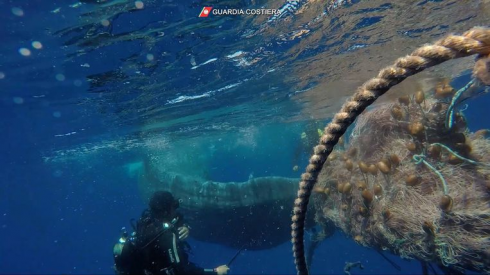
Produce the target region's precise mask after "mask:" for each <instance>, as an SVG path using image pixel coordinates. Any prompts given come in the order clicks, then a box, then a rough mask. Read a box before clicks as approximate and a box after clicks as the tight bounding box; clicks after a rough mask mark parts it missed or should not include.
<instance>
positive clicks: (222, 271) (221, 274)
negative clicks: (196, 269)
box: [214, 265, 230, 275]
mask: <svg viewBox="0 0 490 275" xmlns="http://www.w3.org/2000/svg"><path fill="white" fill-rule="evenodd" d="M214 270H215V271H216V273H218V275H226V274H228V270H230V268H229V267H228V266H227V265H220V266H218V267H217V268H215V269H214Z"/></svg>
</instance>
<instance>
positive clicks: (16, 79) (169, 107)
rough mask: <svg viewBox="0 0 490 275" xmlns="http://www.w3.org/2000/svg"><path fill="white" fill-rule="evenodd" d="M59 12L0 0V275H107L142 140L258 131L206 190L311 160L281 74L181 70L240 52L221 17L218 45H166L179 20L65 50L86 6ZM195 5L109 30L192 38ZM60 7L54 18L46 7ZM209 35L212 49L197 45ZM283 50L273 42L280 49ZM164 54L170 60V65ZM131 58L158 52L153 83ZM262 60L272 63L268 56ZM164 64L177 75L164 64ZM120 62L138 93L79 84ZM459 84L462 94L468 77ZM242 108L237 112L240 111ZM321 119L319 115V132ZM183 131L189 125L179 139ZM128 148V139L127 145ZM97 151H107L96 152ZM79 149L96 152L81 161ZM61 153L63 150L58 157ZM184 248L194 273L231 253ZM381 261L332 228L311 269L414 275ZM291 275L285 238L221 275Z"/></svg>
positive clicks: (195, 39)
mask: <svg viewBox="0 0 490 275" xmlns="http://www.w3.org/2000/svg"><path fill="white" fill-rule="evenodd" d="M245 2H247V3H248V1H245ZM425 2H427V1H425ZM429 2H432V1H429ZM69 4H75V2H73V3H71V2H70V3H69ZM69 4H68V3H67V2H65V1H43V0H36V1H32V0H29V1H27V0H25V1H6V0H0V22H1V25H2V27H1V28H0V38H1V40H0V41H1V44H2V46H1V48H0V72H1V73H2V75H3V76H2V77H1V79H0V129H2V134H1V135H0V183H1V184H0V273H10V274H17V273H38V274H52V273H57V274H61V273H63V274H89V273H90V274H112V273H113V258H112V246H113V244H114V243H115V241H116V240H117V239H118V238H119V229H120V228H121V227H122V226H126V227H127V226H128V225H129V223H128V221H129V219H130V218H135V217H138V216H139V215H140V214H141V212H142V210H143V209H144V208H145V202H144V201H143V199H142V198H141V197H140V196H139V194H138V192H139V191H138V188H137V182H136V179H135V178H134V177H131V176H129V175H128V172H127V170H126V169H125V168H124V167H125V165H126V164H128V163H131V162H135V161H138V160H139V159H140V153H141V152H140V150H139V149H140V148H141V146H143V145H142V144H143V143H144V137H145V135H149V136H151V137H155V136H157V137H158V135H160V134H161V135H165V137H170V140H172V139H186V138H195V136H199V135H200V134H202V135H206V134H209V135H211V136H212V135H224V136H226V133H227V132H226V131H230V132H234V131H237V129H240V127H242V126H251V125H252V126H257V129H259V130H260V131H259V132H260V134H258V135H257V136H256V137H255V142H256V143H257V144H258V145H257V147H256V149H255V150H254V151H247V150H246V149H243V148H241V149H240V147H238V149H237V151H233V154H225V152H229V151H226V150H225V149H223V148H224V147H220V145H219V143H217V147H218V151H217V153H216V155H215V157H213V158H212V160H211V161H210V162H209V163H208V165H209V167H216V169H214V170H211V171H210V172H209V176H210V177H211V178H212V179H213V180H216V181H244V180H247V179H248V177H249V176H250V174H253V176H255V177H260V176H271V175H280V176H284V177H299V174H300V172H301V171H302V170H303V169H304V167H305V166H306V163H307V157H308V155H309V154H310V152H309V151H302V152H301V153H300V155H299V157H298V156H296V157H297V159H296V160H297V161H293V159H295V155H294V149H295V148H297V147H298V146H300V143H301V139H300V134H301V129H302V126H304V124H302V123H303V122H304V118H303V119H302V120H300V121H299V122H296V121H295V122H290V121H287V118H292V117H294V115H295V114H297V113H299V112H300V111H299V109H298V108H297V104H296V103H292V102H291V101H289V100H288V98H289V96H288V95H291V93H293V92H294V91H295V89H293V88H290V87H285V86H281V84H282V85H284V83H282V82H280V81H279V79H282V77H283V75H281V74H280V73H278V74H274V73H271V74H264V73H265V72H267V71H268V70H270V69H273V68H274V66H273V65H270V64H269V65H258V66H255V67H254V66H252V67H245V68H243V69H241V68H240V69H238V68H236V67H235V66H234V65H233V64H232V63H226V62H224V61H221V59H220V60H219V61H216V63H215V64H211V65H210V67H209V68H210V69H206V70H199V71H198V70H192V69H191V67H192V66H191V64H190V62H189V60H190V57H191V55H195V56H197V57H198V58H197V59H198V61H199V62H197V64H201V63H203V62H205V61H206V60H208V59H207V58H204V57H205V56H209V57H210V58H211V57H214V56H223V55H226V54H229V53H230V52H234V51H236V50H239V49H240V47H241V46H243V45H240V47H239V46H236V45H234V43H237V41H239V40H240V39H239V37H238V36H236V35H241V33H238V34H237V33H234V32H232V33H230V34H226V30H234V28H237V22H236V20H234V19H229V20H225V21H223V22H222V27H221V34H219V35H220V36H219V37H218V38H215V37H214V36H216V35H218V34H217V33H216V31H215V30H214V29H213V28H210V29H207V30H204V31H202V32H199V34H200V36H190V37H189V36H182V37H179V36H178V35H175V36H172V35H173V34H172V32H178V31H179V28H182V27H183V26H185V24H183V25H180V26H179V27H175V28H171V29H170V30H165V32H166V33H165V35H166V36H168V37H172V38H169V40H165V41H166V43H164V44H157V45H156V46H155V48H152V49H153V50H152V51H151V52H140V51H142V48H143V47H142V46H141V45H142V43H143V42H142V41H141V40H137V41H127V42H124V43H123V42H121V43H114V44H113V45H110V46H107V47H103V50H100V49H99V50H97V48H91V47H88V46H87V47H83V46H75V45H67V46H64V44H69V43H68V42H67V41H69V37H61V36H60V35H56V34H55V33H56V31H59V30H61V29H64V28H66V27H69V26H74V25H76V24H78V23H79V22H80V21H79V20H80V18H79V15H80V14H81V13H82V11H84V12H86V11H88V10H90V7H88V5H83V6H82V7H80V8H70V7H68V5H69ZM201 6H202V5H201V3H199V2H197V1H194V2H192V1H187V2H186V3H185V4H176V5H174V6H170V7H168V8H167V9H170V10H172V11H174V12H173V13H172V12H169V13H166V15H165V16H163V18H162V16H161V13H159V12H161V9H157V10H149V9H148V10H145V11H144V12H141V13H126V14H123V15H121V17H120V18H118V19H117V22H118V23H117V28H115V30H114V34H118V33H124V32H129V31H135V30H137V29H140V28H143V27H145V26H146V28H147V29H148V28H149V27H148V25H147V24H148V23H149V22H152V21H154V20H166V21H168V22H181V21H182V20H185V19H189V18H194V21H192V22H190V23H192V24H197V25H196V26H194V25H193V27H192V28H195V29H196V32H198V28H197V26H199V21H197V19H196V18H195V17H196V14H198V12H199V11H200V9H201ZM15 7H19V8H21V10H22V12H23V15H22V16H18V15H16V14H15V13H16V12H17V11H16V10H12V8H15ZM59 7H61V10H60V11H59V12H53V11H55V10H56V9H57V8H59ZM167 11H168V10H167ZM17 13H18V12H17ZM379 20H381V18H377V17H371V18H366V19H365V20H364V21H362V22H361V25H359V26H358V27H359V28H361V27H367V26H371V25H372V24H376V23H377V22H378V21H379ZM190 23H189V24H190ZM208 23H209V21H208ZM201 24H204V23H202V22H201ZM150 26H151V25H150ZM99 31H101V30H99ZM241 31H243V32H244V30H241ZM168 32H170V33H168ZM82 33H83V32H82ZM151 35H152V36H158V34H155V33H153V34H151ZM207 36H209V37H207ZM208 39H210V40H211V41H212V46H209V47H207V46H205V44H203V43H204V41H207V40H208ZM33 41H40V42H41V43H42V49H40V50H38V49H35V48H34V47H33V46H32V42H33ZM291 43H297V42H291ZM330 43H332V42H330ZM292 45H293V44H288V45H286V46H287V47H291V46H292ZM286 46H285V45H282V46H280V45H278V46H277V50H278V51H279V50H281V49H282V48H281V47H284V48H286ZM20 48H27V49H29V50H30V52H31V54H30V56H23V55H22V54H20V53H19V49H20ZM79 49H86V50H87V54H85V55H81V56H80V57H73V58H68V57H67V56H70V55H71V54H73V53H75V52H76V51H77V50H79ZM183 49H187V50H183ZM162 52H168V53H169V56H168V57H166V56H164V55H162V54H161V53H162ZM131 53H138V54H139V55H138V56H137V58H136V61H135V62H144V61H145V58H147V57H148V55H147V54H149V53H152V54H154V55H155V56H156V55H157V53H158V54H160V56H163V57H162V64H159V65H158V66H157V68H156V69H155V70H156V72H157V73H154V74H153V75H152V74H150V73H149V72H148V71H145V70H143V71H140V69H139V67H137V66H136V67H131V66H130V65H128V64H124V66H123V65H122V61H121V58H129V57H130V56H131ZM260 56H266V54H265V53H257V54H256V55H254V56H253V57H260ZM265 58H270V60H272V61H274V60H275V59H276V58H277V57H265ZM277 59H278V58H277ZM164 62H168V64H170V65H172V66H173V67H171V68H169V67H166V66H165V63H164ZM85 64H89V65H90V67H86V66H84V65H85ZM168 64H167V65H168ZM82 65H83V66H82ZM119 66H122V68H123V69H122V70H123V71H124V73H125V75H126V76H131V77H134V76H138V75H139V74H140V73H143V74H144V73H147V74H149V77H148V78H147V79H144V80H140V79H137V78H131V81H134V82H133V83H131V84H128V85H134V86H132V89H134V91H133V90H131V91H129V90H124V89H125V88H124V81H126V80H125V79H121V80H118V81H115V80H114V79H111V81H109V82H108V83H107V84H106V85H102V86H101V87H100V88H97V87H96V88H94V87H93V86H92V87H91V86H90V83H89V82H88V79H90V78H91V77H92V76H94V75H97V74H100V73H103V72H107V71H111V70H116V69H118V68H120V67H119ZM146 69H148V70H151V68H146ZM138 71H140V72H139V73H138ZM166 72H168V73H166ZM218 74H219V79H220V80H219V81H218V80H217V79H218V76H216V75H218ZM207 79H212V80H213V82H208V81H207ZM465 80H467V79H465ZM150 82H154V83H162V82H168V85H167V86H165V87H158V88H155V90H146V92H142V91H137V88H138V87H139V86H140V85H142V84H143V83H145V84H148V83H150ZM238 82H242V83H244V84H241V85H243V86H240V89H242V90H237V89H236V88H230V89H225V90H222V92H219V93H218V92H216V93H210V94H209V96H206V97H202V98H201V99H199V100H200V101H197V102H196V101H195V100H189V101H184V102H182V103H180V104H176V105H173V104H167V103H168V102H169V101H171V100H173V99H176V98H178V97H179V96H190V97H192V96H200V95H202V94H203V91H215V90H219V89H221V88H223V87H225V86H227V85H230V84H234V83H238ZM264 83H275V84H274V85H270V84H264ZM455 85H456V86H458V85H459V86H462V85H464V80H461V81H460V82H458V83H455ZM101 90H104V91H101ZM119 91H121V93H120V94H119V93H118V92H119ZM141 94H143V95H144V96H140V95H141ZM244 102H245V103H246V104H243V105H242V103H244ZM467 103H468V104H469V108H468V110H467V111H466V112H465V114H466V116H467V118H468V120H469V127H470V129H471V130H478V129H481V128H488V127H490V126H489V123H488V119H484V118H486V117H487V114H486V113H485V110H486V109H485V108H486V106H488V104H490V97H488V96H486V97H481V98H479V99H478V100H472V101H468V102H467ZM223 107H227V108H228V107H229V108H235V109H234V111H233V112H224V114H222V115H214V116H212V117H211V118H206V116H203V117H200V115H201V114H202V113H204V112H208V111H212V110H215V109H217V108H223ZM152 111H154V112H152ZM192 115H195V116H196V118H195V120H189V121H187V122H185V121H184V122H181V121H179V118H182V117H186V116H192ZM162 121H164V122H166V123H167V122H168V124H166V125H164V126H158V127H154V128H152V130H150V131H148V132H147V133H142V131H140V129H141V127H142V126H148V125H153V123H157V122H162ZM326 122H327V121H326V120H324V121H322V120H320V123H321V124H322V125H323V124H325V123H326ZM269 123H270V124H269ZM269 125H273V126H269ZM201 126H202V127H201ZM205 126H210V127H208V128H206V127H205ZM211 126H219V127H211ZM193 127H197V130H196V131H190V130H186V129H193ZM268 127H270V128H268ZM210 129H212V130H210ZM216 129H218V130H216ZM296 130H297V131H296ZM128 140H133V141H135V146H134V147H132V146H131V145H134V144H133V143H130V142H128ZM114 141H119V142H120V143H118V144H119V145H117V146H116V148H114V147H111V146H109V145H111V144H114ZM226 142H229V141H226ZM87 144H88V145H87ZM104 144H105V145H106V146H102V148H100V149H97V150H95V149H94V146H101V145H104ZM108 144H109V145H108ZM83 148H86V149H88V150H92V151H89V152H84V151H83ZM70 150H74V151H70ZM60 152H65V153H67V154H69V152H72V154H71V155H70V154H69V155H67V156H63V155H60V154H59V153H60ZM65 157H66V158H65ZM46 158H54V159H56V160H57V161H47V160H46ZM294 165H298V166H299V171H297V172H296V171H293V170H292V167H293V166H294ZM291 203H292V202H291ZM252 226H260V225H252ZM210 230H211V229H210ZM191 235H192V234H191ZM190 244H191V245H192V247H193V252H194V254H193V255H192V260H193V261H194V262H196V263H198V264H199V265H201V266H203V267H216V266H218V265H221V264H224V263H226V262H228V260H229V259H230V258H231V257H232V256H233V255H234V253H235V252H236V250H234V249H230V248H227V247H223V246H220V245H217V244H211V243H205V242H199V241H196V240H193V239H192V238H191V239H190ZM386 255H387V256H388V257H389V258H390V259H392V260H393V261H395V262H396V263H397V264H398V265H399V266H400V267H401V271H397V270H396V269H394V268H393V267H392V266H391V265H389V264H388V263H387V262H386V261H385V260H384V259H383V258H382V257H381V256H380V255H379V254H377V253H376V252H375V251H374V250H372V249H368V248H364V247H360V246H359V245H357V244H356V243H355V242H354V241H353V240H351V239H349V238H347V237H346V236H344V235H343V234H342V233H340V232H337V233H336V234H335V236H334V237H332V238H330V239H327V240H326V241H325V242H323V243H322V244H321V245H320V246H319V248H318V249H317V251H316V254H315V258H314V263H313V266H312V270H311V273H313V274H342V271H343V267H344V263H345V262H346V261H350V262H354V261H361V262H362V263H363V264H364V266H365V269H364V270H359V269H353V270H352V273H353V274H414V273H420V272H421V271H420V264H419V263H418V262H417V261H407V260H402V259H400V258H399V257H397V256H394V255H390V254H389V253H386ZM294 272H295V267H294V264H293V258H292V253H291V245H290V243H289V242H285V243H284V244H282V245H281V246H279V247H276V248H273V249H269V250H263V251H244V252H243V253H242V254H241V255H240V256H239V257H238V258H237V259H236V261H235V262H234V263H233V265H232V266H231V272H230V274H293V273H294Z"/></svg>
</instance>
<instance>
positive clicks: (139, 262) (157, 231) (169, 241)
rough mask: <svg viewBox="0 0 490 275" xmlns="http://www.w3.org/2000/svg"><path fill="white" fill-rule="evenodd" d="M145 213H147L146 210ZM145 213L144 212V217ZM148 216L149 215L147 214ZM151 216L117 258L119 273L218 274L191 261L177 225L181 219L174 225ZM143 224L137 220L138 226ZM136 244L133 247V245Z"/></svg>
mask: <svg viewBox="0 0 490 275" xmlns="http://www.w3.org/2000/svg"><path fill="white" fill-rule="evenodd" d="M144 215H145V214H144ZM144 218H145V217H144V216H143V217H142V219H141V220H143V219H144ZM147 218H148V217H147ZM167 225H168V226H169V227H167V228H166V227H165V226H164V222H162V221H159V220H157V219H150V220H148V221H147V222H146V224H145V225H144V226H143V228H141V230H138V231H139V232H138V235H137V241H136V242H134V245H133V243H129V244H126V245H125V247H124V249H123V251H122V253H121V257H120V258H119V259H118V260H119V261H116V267H117V271H118V273H119V274H154V275H157V274H166V275H180V274H195V275H198V274H217V273H216V272H215V271H214V270H213V269H204V268H201V267H199V266H197V265H196V264H194V263H192V262H190V261H189V256H188V254H187V253H186V251H185V250H184V248H183V242H181V241H179V234H178V232H177V228H178V227H180V226H182V225H183V222H182V219H179V220H178V222H177V223H176V224H175V225H171V224H168V223H167ZM140 226H142V225H141V224H138V227H140ZM132 246H133V247H132Z"/></svg>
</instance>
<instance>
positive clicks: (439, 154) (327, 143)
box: [292, 28, 490, 273]
mask: <svg viewBox="0 0 490 275" xmlns="http://www.w3.org/2000/svg"><path fill="white" fill-rule="evenodd" d="M475 31H476V32H479V34H478V35H477V36H478V38H477V39H470V40H467V41H466V42H463V41H465V39H466V38H465V37H470V36H472V35H473V37H474V38H475V37H476V36H474V35H475ZM489 36H490V34H489V32H488V29H483V28H475V29H473V30H472V31H469V32H467V33H465V35H464V36H449V37H447V38H445V39H442V40H440V41H438V42H436V44H435V45H430V46H424V47H422V48H420V49H418V50H417V51H415V52H414V53H412V55H410V56H407V57H405V59H404V58H401V59H399V60H397V62H396V63H395V64H396V65H395V66H392V67H388V68H386V69H385V70H383V71H382V72H381V73H380V74H379V75H378V77H377V78H374V79H372V80H370V81H368V82H367V83H366V84H365V85H364V86H363V87H361V88H360V89H359V91H358V92H357V93H356V95H354V96H353V97H352V98H351V99H350V101H348V102H347V103H346V104H345V105H344V106H343V108H342V111H341V112H339V113H337V115H336V116H335V118H334V120H333V122H332V123H331V124H330V125H329V126H327V128H326V129H325V134H324V135H323V136H322V138H321V140H320V145H318V146H316V147H315V154H314V155H313V156H312V157H311V159H310V165H309V166H308V167H307V169H306V170H307V172H306V173H304V174H303V175H302V181H301V183H300V190H299V191H298V198H297V199H296V201H295V209H294V216H293V225H292V229H293V231H292V236H293V251H294V255H295V257H296V264H297V268H298V272H299V273H307V269H306V267H305V266H304V263H303V262H302V257H303V244H302V234H303V227H302V226H301V225H302V215H303V214H304V213H305V212H306V210H305V209H306V205H308V201H309V194H310V193H311V192H312V193H313V204H314V206H315V210H316V211H317V212H316V217H317V222H318V223H324V222H325V221H329V222H333V223H334V224H335V225H336V226H337V227H338V228H340V229H341V230H342V231H343V232H344V233H345V234H346V235H348V236H350V237H352V238H353V239H354V240H355V241H356V242H358V243H359V244H361V245H363V246H369V247H373V248H376V249H382V250H389V251H391V252H393V253H395V254H398V255H400V256H401V257H403V258H409V259H418V260H420V261H423V262H436V263H438V264H441V265H443V266H446V267H449V268H450V269H453V270H464V269H470V270H475V271H478V272H485V273H490V237H489V236H490V235H489V233H490V139H488V138H487V137H488V136H487V134H488V131H487V130H486V129H480V130H477V131H475V132H472V131H470V129H468V127H467V120H466V118H465V116H464V114H463V111H464V109H465V105H464V104H462V103H463V102H465V101H466V100H467V99H471V98H474V97H476V96H478V95H482V94H485V93H487V86H486V85H488V84H489V81H488V77H489V75H490V70H489V62H490V61H489V58H488V53H489V48H487V49H485V50H483V52H484V54H480V55H478V57H477V62H476V64H475V66H474V71H473V74H472V75H471V77H470V78H469V80H468V82H467V83H464V84H466V85H464V84H463V85H464V86H463V85H459V87H453V85H455V83H456V82H451V81H450V80H446V81H441V82H439V83H437V84H436V85H435V86H434V87H431V88H430V89H428V90H426V91H422V90H418V91H417V90H415V91H413V92H412V94H411V95H404V96H401V97H400V98H398V100H397V101H396V102H385V103H381V104H378V105H377V106H375V107H373V108H372V109H370V110H368V111H366V112H364V113H362V111H363V110H364V109H365V108H366V107H367V106H368V105H370V104H371V103H372V102H374V101H375V100H376V98H377V97H379V96H380V95H382V94H384V93H385V92H386V91H387V90H388V89H389V88H390V87H391V86H394V85H396V84H398V83H399V82H401V80H403V79H404V78H406V77H407V76H409V75H413V74H415V73H417V72H419V71H421V70H423V69H424V68H426V67H430V66H433V65H435V64H438V63H441V62H443V61H444V59H446V60H447V59H451V58H457V57H460V56H462V55H463V54H461V53H464V54H466V55H468V54H471V53H475V51H473V50H470V48H473V49H476V47H477V45H478V47H479V50H482V49H483V48H484V47H487V46H483V45H487V44H488V42H490V39H489ZM478 39H480V41H484V42H483V43H479V42H477V43H474V44H472V45H470V44H471V43H467V42H471V41H473V42H475V40H478ZM457 44H460V45H462V44H464V45H465V46H464V47H467V48H466V49H468V50H467V51H466V52H464V51H462V50H461V49H458V50H456V51H455V54H453V55H450V54H448V53H447V49H448V48H452V47H456V48H458V46H455V45H457ZM442 45H444V46H442ZM430 47H432V48H430ZM430 51H432V53H430V54H429V52H430ZM440 51H446V53H445V54H440V53H441V52H440ZM472 51H473V52H472ZM476 52H477V50H476ZM442 55H446V58H441V56H442ZM420 56H424V57H423V58H422V59H421V58H420ZM409 59H411V60H409ZM428 59H430V61H428ZM417 62H419V64H422V65H419V66H415V65H414V63H417ZM407 64H408V65H407ZM401 68H403V69H401ZM407 71H408V72H407ZM397 76H398V77H397ZM361 113H362V114H361ZM354 119H356V123H355V125H354V126H353V127H352V128H351V129H350V131H348V127H349V125H350V124H351V123H352V122H353V121H354ZM482 119H486V118H482ZM346 131H348V132H347V133H348V134H345V135H344V139H345V141H344V140H342V139H339V138H340V136H342V135H343V134H344V133H345V132H346ZM347 137H348V138H347ZM337 143H338V144H337ZM335 144H337V146H336V147H335V148H334V147H333V146H334V145H335ZM315 180H316V184H315Z"/></svg>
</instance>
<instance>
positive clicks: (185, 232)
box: [178, 225, 190, 241]
mask: <svg viewBox="0 0 490 275" xmlns="http://www.w3.org/2000/svg"><path fill="white" fill-rule="evenodd" d="M178 231H179V240H181V241H183V240H185V239H187V237H189V232H190V230H189V227H187V226H186V225H184V226H182V227H179V228H178Z"/></svg>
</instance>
